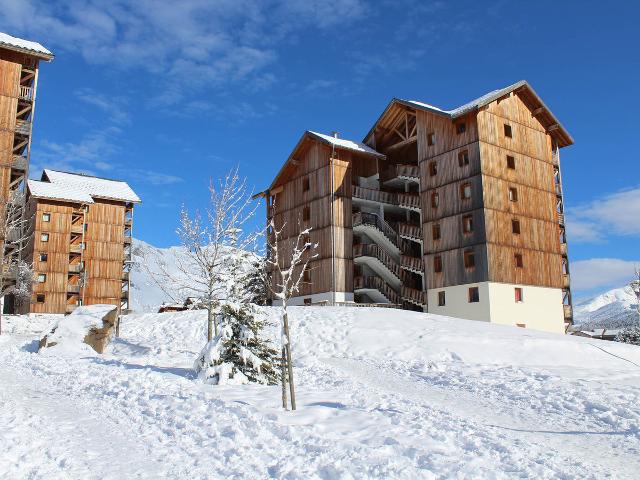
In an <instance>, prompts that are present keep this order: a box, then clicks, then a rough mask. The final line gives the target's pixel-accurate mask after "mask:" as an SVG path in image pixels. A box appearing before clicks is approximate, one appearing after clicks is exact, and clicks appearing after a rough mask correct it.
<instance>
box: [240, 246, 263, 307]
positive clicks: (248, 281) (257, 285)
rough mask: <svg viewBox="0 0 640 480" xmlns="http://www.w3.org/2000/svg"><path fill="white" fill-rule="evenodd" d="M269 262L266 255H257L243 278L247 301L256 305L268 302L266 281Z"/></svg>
mask: <svg viewBox="0 0 640 480" xmlns="http://www.w3.org/2000/svg"><path fill="white" fill-rule="evenodd" d="M266 269H267V263H266V260H265V258H264V257H259V256H256V258H255V259H254V260H253V261H251V263H250V264H249V268H248V269H247V271H246V273H245V274H244V276H243V278H242V284H243V286H244V291H245V295H246V301H247V302H248V303H253V304H255V305H266V304H267V284H266V283H265V278H266V277H267V273H266Z"/></svg>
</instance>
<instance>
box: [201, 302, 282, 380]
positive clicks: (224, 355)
mask: <svg viewBox="0 0 640 480" xmlns="http://www.w3.org/2000/svg"><path fill="white" fill-rule="evenodd" d="M218 322H219V326H220V328H219V329H218V335H216V336H215V338H214V339H213V340H212V341H210V342H209V343H207V345H206V346H205V348H204V349H203V350H202V352H200V355H199V356H198V358H197V359H196V362H195V365H194V369H195V371H196V373H197V374H198V377H199V378H200V379H201V380H203V381H205V382H206V383H211V384H214V385H224V384H235V385H238V384H245V383H262V384H267V385H275V384H276V383H278V374H277V369H278V351H277V350H275V349H274V348H273V347H272V346H271V342H270V341H269V340H266V339H264V338H263V337H262V332H263V330H264V328H265V327H266V326H267V322H266V321H265V320H262V319H259V318H256V311H255V309H254V307H253V306H252V305H249V304H240V305H238V304H230V303H227V304H224V305H223V306H222V307H221V310H220V315H219V318H218Z"/></svg>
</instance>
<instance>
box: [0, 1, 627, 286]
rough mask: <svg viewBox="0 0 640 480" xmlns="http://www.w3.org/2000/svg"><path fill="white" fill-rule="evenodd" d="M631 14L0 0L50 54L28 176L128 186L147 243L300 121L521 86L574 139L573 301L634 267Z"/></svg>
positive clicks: (291, 135) (335, 121)
mask: <svg viewBox="0 0 640 480" xmlns="http://www.w3.org/2000/svg"><path fill="white" fill-rule="evenodd" d="M638 18H640V3H637V2H626V1H623V2H613V1H612V2H607V4H606V8H603V5H602V3H601V2H587V1H574V2H572V1H566V2H558V1H548V2H547V1H539V2H507V1H496V2H475V1H463V0H460V1H456V2H417V1H414V2H405V1H402V0H400V1H380V2H365V1H364V0H325V1H324V2H322V3H319V4H317V5H314V4H312V3H311V2H307V1H303V0H283V1H268V0H263V1H243V0H236V1H204V0H202V1H200V0H189V1H184V2H151V1H145V0H141V1H136V2H127V1H120V0H114V1H109V2H98V1H90V0H77V1H75V0H72V1H67V2H60V3H57V2H54V1H46V2H40V1H35V0H19V1H13V0H0V30H2V31H5V32H7V33H9V34H13V35H16V36H21V37H23V38H28V39H31V40H36V41H38V42H40V43H42V44H43V45H45V46H46V47H47V48H49V49H50V50H52V51H53V52H54V53H55V54H56V59H55V60H54V61H53V62H52V63H51V64H46V65H43V67H42V69H41V76H40V87H39V91H38V104H37V112H36V125H35V131H34V139H33V150H32V175H33V176H38V175H39V173H40V171H41V169H42V168H43V167H45V166H47V167H52V168H60V169H65V170H72V171H84V172H87V173H93V174H96V175H101V176H106V177H112V178H118V179H123V180H126V181H128V182H129V183H130V184H131V185H132V186H133V187H134V189H135V190H136V191H137V192H138V194H139V195H140V196H141V197H142V199H143V202H144V203H143V205H142V206H140V207H139V208H138V210H137V211H136V224H135V235H136V237H138V238H141V239H143V240H146V241H148V242H150V243H153V244H155V245H158V246H168V245H172V244H175V243H176V237H175V233H174V231H175V227H176V220H177V216H178V215H177V214H178V211H179V209H180V206H181V205H182V204H185V205H187V206H188V207H190V208H196V207H198V206H203V205H204V204H205V203H206V199H207V185H208V182H209V179H210V178H212V177H213V178H217V177H219V176H221V175H223V174H224V173H225V172H226V171H227V170H228V169H229V168H231V167H232V166H234V165H235V164H239V165H240V168H241V172H242V173H243V174H244V175H246V176H247V177H248V181H249V183H250V184H251V185H255V188H256V190H260V189H262V188H263V187H265V186H267V185H268V183H269V181H270V179H271V178H272V177H273V175H274V174H275V173H276V172H277V170H278V169H279V167H280V165H281V163H282V162H283V160H284V159H285V158H286V157H287V155H288V154H289V153H290V151H291V149H292V148H293V146H294V145H295V142H296V141H297V140H298V138H299V137H300V135H301V133H302V131H303V130H305V129H313V130H318V131H323V132H330V131H332V130H337V131H339V132H340V134H341V136H343V137H346V138H353V139H361V138H362V137H363V136H364V135H365V134H366V132H367V131H368V129H369V128H370V126H371V125H372V123H373V122H374V121H375V119H376V118H377V116H378V115H379V114H380V113H381V111H382V110H383V109H384V107H385V106H386V104H387V103H388V101H389V100H390V99H391V98H392V97H394V96H396V97H401V98H410V99H418V100H422V101H425V102H428V103H431V104H433V105H436V106H440V107H443V108H451V107H455V106H457V105H459V104H462V103H465V102H467V101H469V100H470V99H472V98H475V97H477V96H480V95H482V94H484V93H486V92H488V91H490V90H493V89H496V88H499V87H503V86H506V85H508V84H511V83H513V82H515V81H517V80H520V79H526V80H528V81H529V82H530V83H531V84H532V86H533V87H534V88H535V89H536V90H537V92H538V93H539V94H540V95H541V97H542V98H543V99H544V101H545V102H546V103H547V105H548V106H549V107H550V108H551V109H552V110H553V112H554V113H555V114H556V116H557V117H558V118H559V119H560V121H561V122H562V123H563V124H564V126H565V127H566V128H567V129H568V130H569V131H570V133H571V134H572V135H573V137H574V139H575V142H576V144H575V145H574V146H572V147H569V148H567V149H564V150H563V151H562V165H563V176H564V185H565V204H566V208H567V210H568V218H569V222H570V224H569V226H570V229H569V249H570V255H571V260H572V273H573V279H572V281H573V287H574V290H575V291H577V293H578V295H581V294H587V293H591V292H594V291H599V290H602V289H605V288H608V287H611V286H620V285H622V284H623V283H624V282H625V281H626V280H627V279H628V277H629V276H630V275H631V273H632V269H633V266H634V263H638V264H640V252H639V249H638V245H639V244H640V221H639V219H640V173H639V172H640V169H639V167H638V161H639V155H638V152H639V151H640V136H639V134H638V127H639V126H640V125H639V122H638V117H637V111H638V109H639V107H640V94H639V93H638V85H639V84H640V55H639V54H638V51H637V45H638V38H637V26H636V23H637V19H638ZM260 213H261V214H262V211H260ZM261 220H262V217H261V216H260V218H259V219H258V220H257V221H261Z"/></svg>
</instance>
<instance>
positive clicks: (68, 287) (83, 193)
mask: <svg viewBox="0 0 640 480" xmlns="http://www.w3.org/2000/svg"><path fill="white" fill-rule="evenodd" d="M137 203H140V198H139V197H138V196H137V195H136V194H135V192H134V191H133V190H132V189H131V188H130V187H129V185H127V183H125V182H121V181H116V180H109V179H105V178H98V177H93V176H89V175H83V174H76V173H67V172H59V171H55V170H44V172H43V174H42V179H41V180H40V181H37V180H29V181H28V182H27V201H26V215H27V216H28V217H27V218H29V219H30V228H29V233H30V235H29V241H28V244H27V248H26V249H25V251H24V253H23V256H24V257H25V260H26V261H28V262H30V263H33V267H34V272H35V278H34V280H35V283H34V285H33V294H32V298H31V302H30V303H29V304H28V305H23V306H21V307H20V308H19V313H70V312H72V311H73V310H74V309H75V308H76V306H79V305H92V304H110V305H117V306H118V307H119V308H120V310H121V311H126V310H128V309H129V305H130V301H131V299H130V294H131V293H130V268H131V254H132V252H131V248H132V230H133V207H134V205H135V204H137Z"/></svg>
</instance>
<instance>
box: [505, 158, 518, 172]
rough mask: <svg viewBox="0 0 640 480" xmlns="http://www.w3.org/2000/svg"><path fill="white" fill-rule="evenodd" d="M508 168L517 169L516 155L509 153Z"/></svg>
mask: <svg viewBox="0 0 640 480" xmlns="http://www.w3.org/2000/svg"><path fill="white" fill-rule="evenodd" d="M507 168H510V169H511V170H515V169H516V157H514V156H512V155H507Z"/></svg>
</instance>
